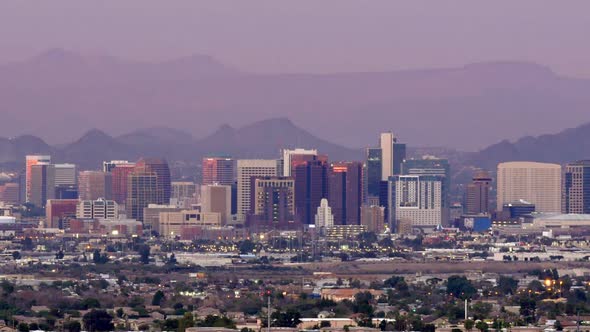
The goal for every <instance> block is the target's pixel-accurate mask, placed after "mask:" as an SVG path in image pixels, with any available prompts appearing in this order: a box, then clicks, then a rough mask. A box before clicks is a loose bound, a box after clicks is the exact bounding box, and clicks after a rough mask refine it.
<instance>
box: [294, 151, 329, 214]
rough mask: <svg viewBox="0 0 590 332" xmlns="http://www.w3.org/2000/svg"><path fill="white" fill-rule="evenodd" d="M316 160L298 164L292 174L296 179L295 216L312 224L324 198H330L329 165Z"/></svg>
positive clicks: (317, 158) (323, 161)
mask: <svg viewBox="0 0 590 332" xmlns="http://www.w3.org/2000/svg"><path fill="white" fill-rule="evenodd" d="M314 159H315V160H310V161H306V162H305V163H302V164H298V165H296V166H295V169H294V170H292V173H293V175H294V178H295V214H296V217H297V220H298V221H299V222H301V223H304V224H308V225H309V224H312V223H313V222H314V215H315V213H316V209H317V207H318V206H320V201H321V200H322V198H328V163H327V162H326V161H325V160H322V159H319V157H315V156H314Z"/></svg>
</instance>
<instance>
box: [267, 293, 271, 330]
mask: <svg viewBox="0 0 590 332" xmlns="http://www.w3.org/2000/svg"><path fill="white" fill-rule="evenodd" d="M267 316H268V317H267V318H266V319H267V322H266V332H270V291H268V314H267Z"/></svg>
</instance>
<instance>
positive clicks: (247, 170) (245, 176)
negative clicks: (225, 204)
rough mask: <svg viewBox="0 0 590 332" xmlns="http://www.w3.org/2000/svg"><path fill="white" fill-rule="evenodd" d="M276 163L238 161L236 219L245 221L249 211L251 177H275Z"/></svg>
mask: <svg viewBox="0 0 590 332" xmlns="http://www.w3.org/2000/svg"><path fill="white" fill-rule="evenodd" d="M278 172H279V170H278V162H277V160H269V159H241V160H238V204H237V206H238V218H239V219H240V220H245V218H246V215H247V214H248V212H249V211H250V189H251V188H250V186H251V182H250V181H251V179H252V177H261V176H277V174H278Z"/></svg>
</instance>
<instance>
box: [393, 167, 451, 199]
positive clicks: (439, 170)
mask: <svg viewBox="0 0 590 332" xmlns="http://www.w3.org/2000/svg"><path fill="white" fill-rule="evenodd" d="M401 174H402V175H437V176H442V177H444V185H443V197H442V198H443V206H444V207H448V206H449V200H450V190H451V166H450V165H449V161H448V160H447V159H441V158H437V157H434V156H423V157H422V158H420V159H406V160H404V161H403V163H402V166H401Z"/></svg>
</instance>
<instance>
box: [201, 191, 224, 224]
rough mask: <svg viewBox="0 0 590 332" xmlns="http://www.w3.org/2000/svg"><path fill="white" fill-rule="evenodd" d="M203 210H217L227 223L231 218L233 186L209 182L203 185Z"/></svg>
mask: <svg viewBox="0 0 590 332" xmlns="http://www.w3.org/2000/svg"><path fill="white" fill-rule="evenodd" d="M201 211H202V212H204V213H210V212H216V213H219V214H220V216H221V224H222V225H225V224H226V223H227V222H228V221H229V220H230V218H231V186H227V185H221V184H209V185H202V186H201Z"/></svg>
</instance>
